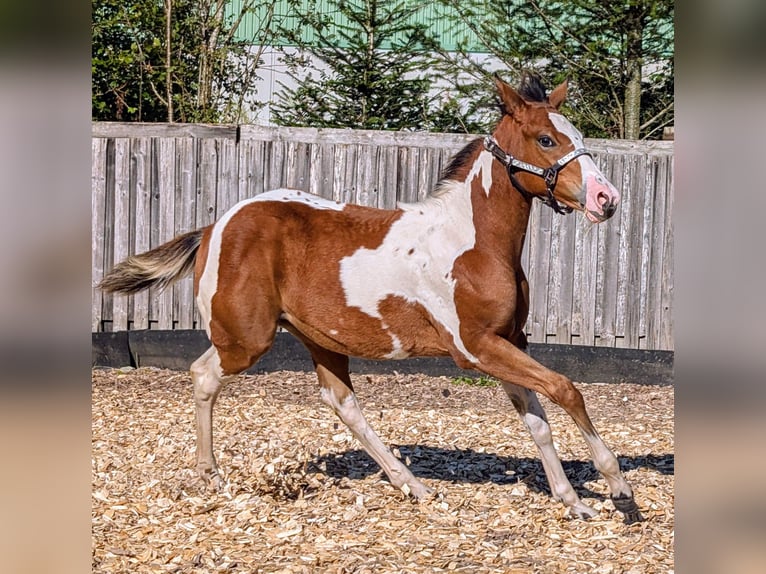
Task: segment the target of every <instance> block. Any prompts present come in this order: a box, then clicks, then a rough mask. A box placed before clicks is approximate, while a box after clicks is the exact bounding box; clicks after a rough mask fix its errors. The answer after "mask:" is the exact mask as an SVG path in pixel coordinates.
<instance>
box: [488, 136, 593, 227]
mask: <svg viewBox="0 0 766 574" xmlns="http://www.w3.org/2000/svg"><path fill="white" fill-rule="evenodd" d="M484 147H485V148H486V150H487V151H488V152H490V153H491V154H492V155H493V156H495V158H496V159H497V160H498V161H499V162H500V163H502V164H503V165H504V166H505V169H507V170H508V177H510V178H511V183H512V184H513V187H515V188H516V189H517V190H518V191H519V193H521V195H523V196H524V197H525V198H526V199H531V198H532V197H537V199H539V200H540V201H542V202H543V203H544V204H545V205H547V206H548V207H550V208H551V209H553V211H555V212H556V213H562V214H563V213H572V208H571V207H569V206H567V205H562V204H560V203H559V202H558V201H557V200H556V198H555V197H553V190H554V189H556V182H557V181H558V178H559V172H560V171H561V170H562V169H564V166H566V165H567V164H568V163H569V162H570V161H572V160H573V159H575V158H577V157H580V156H581V155H588V156H589V155H590V152H588V150H586V149H585V148H583V147H581V148H577V149H575V150H572V151H570V152H569V153H568V154H566V155H565V156H563V157H561V158H559V159H558V161H556V162H554V163H553V164H552V165H551V166H550V167H547V168H542V167H537V166H536V165H532V164H531V163H527V162H525V161H521V160H519V159H516V158H515V157H513V156H512V155H511V154H509V153H506V152H505V151H504V150H503V149H502V148H501V147H500V144H498V143H497V140H496V139H495V138H494V137H492V136H487V137H486V138H484ZM517 171H526V172H527V173H531V174H534V175H536V176H538V177H542V178H543V179H544V180H545V189H546V191H547V196H546V197H542V196H540V195H535V194H531V193H529V192H528V191H527V190H526V189H524V187H523V186H522V185H521V184H520V183H519V181H518V180H517V179H516V175H515V172H517Z"/></svg>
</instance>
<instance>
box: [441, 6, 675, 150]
mask: <svg viewBox="0 0 766 574" xmlns="http://www.w3.org/2000/svg"><path fill="white" fill-rule="evenodd" d="M440 1H441V2H442V4H443V5H445V7H447V8H448V10H447V11H445V17H447V18H449V19H450V20H451V29H452V31H453V33H455V34H458V35H460V33H461V31H462V34H463V40H462V41H460V42H459V45H458V49H457V50H456V51H453V52H446V51H445V50H441V51H440V56H441V63H440V68H441V69H442V73H444V74H445V75H447V76H448V77H450V78H451V81H452V82H453V83H454V84H455V86H456V88H455V89H456V91H457V93H458V94H459V97H461V98H462V99H463V100H464V101H466V102H468V103H469V105H470V106H471V110H472V113H473V117H474V118H477V119H478V121H479V122H480V123H482V124H483V125H484V126H485V129H486V126H487V125H490V124H491V123H492V121H494V116H493V115H492V114H491V110H493V109H494V96H493V92H494V88H493V85H492V80H491V77H492V73H493V72H494V71H496V70H497V69H505V70H510V71H511V72H514V73H516V74H517V75H519V74H520V73H521V71H522V70H523V69H524V68H532V69H535V70H536V71H537V72H538V73H540V75H542V76H543V77H544V78H546V79H547V80H548V83H549V84H550V85H556V84H558V83H559V82H560V81H562V80H563V79H565V78H569V79H570V86H571V90H570V96H569V98H568V100H567V101H568V105H569V110H568V111H567V114H568V116H569V117H571V118H572V120H573V122H574V123H575V124H576V125H578V126H579V127H580V129H581V130H582V131H583V132H584V133H585V135H587V136H590V137H607V138H631V139H639V138H653V137H654V138H656V137H659V136H660V135H661V134H662V128H663V127H664V126H666V125H670V124H672V123H673V119H674V98H673V96H674V94H673V86H674V82H673V45H674V40H673V32H674V29H673V15H674V1H673V0H626V1H625V2H612V1H610V0H568V1H566V2H562V1H561V0H498V1H497V2H491V3H488V2H485V1H484V0H440ZM476 52H484V53H488V54H490V55H491V56H492V58H491V59H490V60H487V59H478V58H477V57H476V54H475V53H476ZM490 118H492V119H490Z"/></svg>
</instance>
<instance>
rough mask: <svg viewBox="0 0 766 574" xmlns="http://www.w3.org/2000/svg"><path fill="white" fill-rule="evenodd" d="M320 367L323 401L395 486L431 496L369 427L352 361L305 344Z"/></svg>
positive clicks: (416, 496)
mask: <svg viewBox="0 0 766 574" xmlns="http://www.w3.org/2000/svg"><path fill="white" fill-rule="evenodd" d="M304 343H306V346H307V347H308V348H309V351H310V352H311V357H312V359H313V360H314V365H315V366H316V371H317V377H318V378H319V385H320V386H321V389H320V395H321V397H322V401H323V402H324V403H326V404H327V405H329V406H330V407H331V408H332V409H333V411H335V414H336V415H338V418H340V420H341V421H343V423H344V424H345V425H346V426H347V427H348V428H349V429H350V430H351V432H352V433H353V434H354V436H355V437H356V439H357V440H358V441H359V442H360V443H361V444H362V446H363V447H364V450H366V451H367V454H369V455H370V456H371V457H372V458H373V459H374V460H375V462H377V463H378V464H379V465H380V467H381V468H382V469H383V471H384V472H385V473H386V475H387V476H388V479H389V480H390V481H391V484H393V485H394V486H396V487H398V488H400V489H401V490H402V491H403V492H404V493H405V494H411V495H412V496H414V497H415V498H417V499H422V498H425V497H427V496H429V495H430V494H431V493H432V492H433V490H432V489H430V488H428V487H427V486H426V485H424V484H423V483H422V482H420V481H419V480H418V479H417V478H415V476H414V475H413V474H412V472H410V470H409V469H408V468H407V467H406V466H404V464H402V462H401V461H400V460H399V459H397V458H396V457H395V456H394V455H393V454H392V453H391V450H390V449H389V448H388V447H387V446H386V445H385V444H383V441H381V440H380V437H379V436H378V435H377V434H376V433H375V431H374V430H373V429H372V427H370V425H369V424H368V423H367V420H366V419H365V418H364V415H363V414H362V410H361V408H360V407H359V402H358V401H357V399H356V395H355V394H354V389H353V387H352V386H351V378H350V377H349V374H348V357H347V356H346V355H340V354H337V353H333V352H332V351H328V350H326V349H323V348H321V347H317V346H315V345H313V344H311V343H308V342H307V341H305V340H304Z"/></svg>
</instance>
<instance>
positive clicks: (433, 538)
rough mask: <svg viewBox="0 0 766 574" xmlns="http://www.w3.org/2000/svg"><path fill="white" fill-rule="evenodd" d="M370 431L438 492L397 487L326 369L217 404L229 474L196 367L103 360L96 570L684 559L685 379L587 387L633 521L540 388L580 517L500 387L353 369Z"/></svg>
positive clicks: (448, 568)
mask: <svg viewBox="0 0 766 574" xmlns="http://www.w3.org/2000/svg"><path fill="white" fill-rule="evenodd" d="M352 378H353V381H354V384H355V387H356V391H357V394H358V397H359V400H360V402H361V404H362V406H363V408H364V412H365V414H366V416H367V418H368V420H369V421H370V423H371V425H372V426H373V428H375V429H376V431H377V432H378V433H379V434H380V436H381V438H383V440H384V442H386V443H387V444H389V445H391V446H392V447H393V449H394V452H395V453H396V454H397V456H400V457H401V458H402V459H404V460H406V462H407V464H408V465H409V466H410V468H411V469H412V470H413V472H414V473H415V475H416V476H418V477H420V478H421V479H422V480H423V482H424V483H426V484H427V485H428V486H431V487H432V488H434V489H435V490H436V492H437V494H436V495H435V496H434V497H433V498H432V499H430V500H427V501H425V502H421V503H415V502H413V501H411V500H409V499H407V497H405V496H404V494H403V493H402V492H401V491H399V490H398V489H395V488H394V487H392V486H391V485H390V484H389V483H388V482H387V480H386V478H385V475H383V474H382V472H381V471H380V469H379V467H378V466H377V464H376V463H375V462H373V461H372V460H371V459H370V458H369V457H368V456H367V454H366V453H365V452H364V451H363V450H362V449H361V446H360V445H359V444H358V443H357V442H356V441H355V440H354V439H353V438H352V436H351V434H350V432H349V431H348V430H347V429H346V428H345V426H343V425H342V424H341V423H340V422H339V421H338V420H337V419H336V418H335V416H334V415H333V414H332V412H331V411H330V409H329V408H328V407H326V406H324V405H323V404H322V403H321V402H320V400H319V393H318V388H317V384H316V381H315V378H314V375H313V374H312V373H302V372H288V371H281V372H275V373H269V374H266V375H257V376H243V377H241V378H240V379H239V380H237V381H236V382H235V383H232V384H230V385H229V386H227V387H226V388H225V389H224V391H223V393H222V394H221V397H220V398H219V400H218V404H217V405H216V410H215V414H214V437H215V439H214V440H215V452H216V456H217V458H218V462H219V465H220V467H221V470H222V472H223V475H224V476H225V479H226V486H225V488H224V489H223V490H222V491H221V492H215V493H213V492H207V491H205V490H204V489H203V488H202V487H201V486H200V484H199V482H198V481H197V479H196V475H195V472H194V470H193V467H194V448H195V446H194V443H195V426H194V405H193V401H192V396H191V383H190V378H189V376H188V374H187V373H181V372H177V371H167V370H160V369H152V368H141V369H136V370H127V369H123V370H101V369H98V370H94V371H93V411H92V416H93V423H92V424H93V445H92V448H93V451H92V453H93V454H92V457H93V458H92V475H93V494H92V496H93V498H92V500H93V508H92V517H93V529H92V545H93V547H92V555H93V572H130V573H144V572H147V573H149V572H158V573H160V572H163V573H165V572H179V573H180V572H184V573H186V572H189V573H197V572H199V573H202V572H264V573H267V572H268V573H271V572H284V573H294V572H295V573H303V572H306V573H309V572H322V573H324V572H329V573H351V572H354V573H359V574H361V573H373V572H374V573H380V572H391V573H400V572H404V573H408V572H423V573H425V572H428V573H430V572H471V573H479V572H498V573H499V572H503V573H510V574H520V573H538V572H539V573H559V572H561V573H566V572H578V573H580V572H589V573H595V574H609V573H613V574H618V573H625V574H639V573H653V574H655V573H672V572H673V532H674V512H673V503H674V494H673V484H674V460H675V459H674V454H673V434H674V430H673V389H672V388H671V387H658V386H642V385H633V384H618V385H594V384H589V385H585V384H580V385H578V388H579V389H580V390H581V391H582V392H583V395H584V396H585V400H586V404H587V405H588V408H589V411H590V413H591V417H592V418H593V420H594V423H595V424H596V427H597V428H598V429H599V430H600V432H601V434H602V436H603V438H604V440H605V441H606V443H607V444H608V445H609V446H610V447H611V448H612V449H613V450H614V451H615V453H616V454H617V455H618V457H619V459H620V464H621V466H622V468H623V471H624V473H625V476H626V478H627V480H628V481H629V482H630V483H631V485H632V486H633V489H634V491H635V494H636V500H637V502H638V503H639V506H640V507H641V510H642V512H643V514H644V517H645V518H646V521H645V522H642V523H638V524H632V525H625V524H623V522H622V519H621V515H620V514H619V513H617V512H616V511H615V510H614V508H613V506H612V504H611V502H610V501H609V500H608V490H607V487H606V484H605V483H604V481H603V479H602V478H601V477H600V476H599V475H598V474H597V473H596V472H595V470H594V469H593V466H592V464H591V462H590V460H589V455H588V451H587V447H586V445H585V443H584V442H583V440H582V438H581V436H580V434H579V431H578V430H577V428H576V427H575V425H574V423H573V422H572V421H571V419H570V418H569V417H568V416H567V415H566V414H564V413H563V411H561V409H559V408H558V407H556V406H555V405H552V404H551V403H550V402H548V401H546V400H545V399H543V404H544V406H545V408H546V410H547V412H548V415H549V419H550V422H551V426H552V428H553V433H554V440H555V443H556V446H557V448H558V451H559V454H560V456H561V458H562V460H563V461H564V468H565V470H566V472H567V474H568V476H569V477H570V479H571V480H572V483H573V485H574V486H575V489H576V490H577V491H578V492H579V494H580V495H581V497H582V498H583V499H584V500H585V502H586V503H587V504H590V505H591V506H593V507H594V508H595V509H596V510H597V511H598V512H599V514H598V516H597V517H596V518H594V519H592V520H590V521H587V522H586V521H581V520H575V519H572V518H570V517H569V515H568V513H567V511H566V509H565V508H564V506H563V505H562V504H560V503H557V502H555V501H554V500H553V499H552V498H551V497H550V493H549V490H548V486H547V482H546V480H545V475H544V472H543V469H542V466H541V464H540V460H539V458H538V454H537V451H536V449H535V447H534V444H533V443H532V441H531V438H530V437H529V435H528V433H527V431H526V430H525V428H524V427H523V425H522V423H521V421H520V420H519V418H518V417H517V415H516V414H515V411H514V410H513V409H512V407H511V405H510V401H508V399H507V398H506V397H505V395H504V393H503V392H502V390H501V389H500V388H499V387H481V386H473V385H470V386H469V385H466V384H456V383H455V382H453V381H452V380H450V379H448V378H445V377H428V376H424V375H396V374H393V375H373V376H366V375H363V376H357V377H353V376H352Z"/></svg>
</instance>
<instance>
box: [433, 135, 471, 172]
mask: <svg viewBox="0 0 766 574" xmlns="http://www.w3.org/2000/svg"><path fill="white" fill-rule="evenodd" d="M481 142H482V140H481V138H477V139H475V140H472V141H470V142H468V143H467V144H466V145H465V146H463V149H461V150H460V151H459V152H457V153H456V154H455V155H453V156H452V159H450V160H449V163H448V164H447V167H445V168H444V170H443V171H442V173H441V177H440V178H439V181H443V180H445V179H452V178H453V177H455V174H456V173H457V171H458V170H459V169H460V168H461V167H463V164H464V163H465V162H466V161H468V158H470V157H471V155H473V152H475V151H476V148H477V147H479V146H480V145H481Z"/></svg>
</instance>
